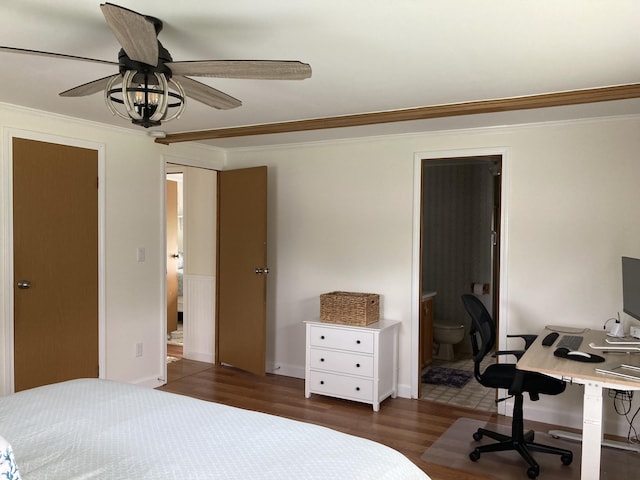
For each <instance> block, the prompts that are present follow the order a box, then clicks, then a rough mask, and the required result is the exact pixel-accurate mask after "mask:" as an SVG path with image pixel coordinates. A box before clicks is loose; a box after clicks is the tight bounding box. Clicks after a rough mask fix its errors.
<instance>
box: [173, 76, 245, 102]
mask: <svg viewBox="0 0 640 480" xmlns="http://www.w3.org/2000/svg"><path fill="white" fill-rule="evenodd" d="M173 79H174V80H176V81H177V82H178V83H180V85H182V88H184V93H186V94H187V96H189V97H191V98H193V99H194V100H197V101H199V102H202V103H204V104H205V105H209V106H210V107H213V108H217V109H218V110H229V109H231V108H236V107H239V106H240V105H242V102H241V101H240V100H238V99H237V98H233V97H232V96H231V95H227V94H226V93H224V92H221V91H220V90H216V89H215V88H212V87H210V86H209V85H205V84H204V83H200V82H197V81H196V80H192V79H190V78H187V77H182V76H174V77H173Z"/></svg>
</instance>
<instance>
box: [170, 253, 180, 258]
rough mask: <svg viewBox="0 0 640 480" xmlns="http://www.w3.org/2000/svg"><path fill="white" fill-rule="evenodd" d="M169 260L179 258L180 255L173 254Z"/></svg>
mask: <svg viewBox="0 0 640 480" xmlns="http://www.w3.org/2000/svg"><path fill="white" fill-rule="evenodd" d="M171 258H180V254H179V253H174V254H173V255H171Z"/></svg>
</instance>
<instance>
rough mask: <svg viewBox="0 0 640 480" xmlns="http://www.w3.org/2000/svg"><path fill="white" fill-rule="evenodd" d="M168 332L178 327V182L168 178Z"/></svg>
mask: <svg viewBox="0 0 640 480" xmlns="http://www.w3.org/2000/svg"><path fill="white" fill-rule="evenodd" d="M166 201H167V333H171V332H173V331H175V330H177V329H178V182H175V181H173V180H167V198H166Z"/></svg>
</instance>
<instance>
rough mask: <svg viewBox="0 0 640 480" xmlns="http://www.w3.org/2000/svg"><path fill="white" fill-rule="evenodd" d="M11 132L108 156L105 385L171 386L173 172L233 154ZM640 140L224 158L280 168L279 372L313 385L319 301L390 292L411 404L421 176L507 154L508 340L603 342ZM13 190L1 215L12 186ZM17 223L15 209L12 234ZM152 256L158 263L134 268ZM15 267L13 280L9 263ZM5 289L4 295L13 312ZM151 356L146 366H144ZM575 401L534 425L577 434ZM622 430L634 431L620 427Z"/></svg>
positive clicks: (470, 139)
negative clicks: (544, 334) (564, 331)
mask: <svg viewBox="0 0 640 480" xmlns="http://www.w3.org/2000/svg"><path fill="white" fill-rule="evenodd" d="M0 127H2V128H3V129H6V128H11V129H25V130H34V131H38V132H43V133H47V134H52V135H59V136H62V137H71V138H79V139H83V140H86V141H91V142H97V143H100V144H104V145H105V151H106V185H105V188H106V209H105V212H106V265H107V267H106V343H107V345H106V346H107V361H106V376H107V377H108V378H113V379H117V380H123V381H127V382H135V383H143V384H148V385H155V384H157V383H158V380H157V377H158V375H159V372H160V371H161V365H160V363H161V360H162V359H161V355H160V352H159V351H157V350H158V349H160V348H161V345H162V343H163V342H162V341H161V339H162V337H163V335H164V332H162V329H161V326H160V325H159V323H160V322H159V319H160V318H162V316H163V312H162V310H163V308H164V307H163V305H162V298H163V292H162V278H163V276H164V263H163V261H164V260H163V257H164V251H163V249H164V246H163V241H162V238H163V233H162V232H163V213H162V205H163V202H164V198H163V193H162V185H163V180H164V179H163V168H162V165H161V158H162V157H171V156H175V157H176V158H187V159H192V160H193V161H194V162H196V163H197V162H203V163H207V164H209V163H210V164H211V165H212V166H214V167H216V168H223V167H224V166H225V152H223V151H219V150H216V149H209V148H204V147H197V146H190V145H186V144H184V145H183V144H177V145H174V146H171V147H165V146H160V145H155V144H153V143H152V141H151V140H150V139H149V138H148V137H146V136H144V135H143V134H141V133H138V132H130V131H124V130H118V129H114V128H109V127H105V126H102V125H96V124H86V123H83V122H75V121H73V120H70V119H63V118H60V117H54V116H50V115H47V114H42V113H37V112H32V111H29V110H24V109H17V108H13V107H10V106H6V105H5V106H3V105H0ZM639 131H640V117H638V116H635V117H628V118H618V119H603V120H600V121H595V120H593V121H584V122H574V123H559V124H549V125H532V126H522V127H510V128H494V129H485V130H477V131H459V132H443V133H437V134H423V135H409V136H397V137H386V138H377V139H369V140H357V141H356V140H354V141H336V142H327V143H318V144H306V145H295V146H288V147H280V148H263V149H249V150H232V151H229V152H226V155H227V156H228V165H227V167H226V168H240V167H246V166H255V165H268V166H269V167H270V168H269V250H268V254H269V267H270V268H271V273H270V275H269V282H268V342H269V344H268V346H267V356H268V358H267V362H268V364H270V365H272V367H273V368H278V367H279V370H277V371H278V373H284V374H288V375H297V376H302V374H303V368H304V330H303V326H302V322H303V321H304V320H306V319H310V318H316V317H318V315H319V295H320V294H321V293H323V292H327V291H331V290H335V289H341V290H351V291H366V292H376V293H380V294H381V295H382V310H383V315H384V317H386V318H390V319H397V320H401V321H402V322H403V324H402V328H401V332H400V371H399V381H400V384H401V392H403V393H404V394H407V393H408V392H409V391H410V383H411V373H410V370H411V354H410V352H411V338H410V332H411V322H412V318H411V316H412V294H411V292H412V287H413V285H412V272H413V271H412V268H413V263H414V259H413V258H412V249H413V236H414V234H413V216H414V212H413V204H414V196H413V185H414V169H413V164H414V161H415V157H416V154H420V152H424V153H425V154H430V153H432V152H448V151H456V152H460V151H461V150H464V149H493V148H495V149H508V152H509V155H508V162H509V165H507V166H506V167H505V168H508V170H509V182H508V184H507V185H506V191H505V195H504V201H505V203H507V204H508V212H509V217H508V219H507V221H506V222H505V225H504V228H505V237H506V244H505V245H504V246H505V247H506V248H507V261H506V263H505V264H504V265H503V267H504V268H505V269H506V272H505V274H506V275H505V277H506V282H505V284H503V285H502V288H503V290H502V298H503V305H501V310H502V312H504V313H503V316H502V320H503V322H505V325H506V326H507V328H508V331H509V332H511V333H517V332H522V331H529V332H531V331H535V330H540V329H542V328H543V327H544V325H546V324H549V323H553V324H565V325H580V326H586V327H590V328H595V329H600V328H602V324H603V323H604V321H605V320H606V319H607V318H609V317H611V316H613V315H614V314H615V313H616V312H617V311H619V310H621V305H622V303H621V301H622V300H621V292H622V289H621V274H620V257H621V256H622V255H628V256H632V257H640V241H639V240H640V222H638V221H637V219H638V215H637V211H636V209H637V208H638V205H640V189H638V188H637V182H638V179H639V178H640V162H639V161H638V152H639V151H640V135H638V132H639ZM0 139H2V140H0V141H4V135H0ZM0 152H1V153H0V154H2V155H3V156H4V152H5V149H4V146H2V145H0ZM1 160H2V161H3V162H4V161H8V160H7V159H6V158H2V159H1ZM169 161H170V160H169ZM0 180H2V181H1V182H0V186H1V187H2V189H3V190H2V192H0V199H2V201H3V200H4V198H5V197H4V191H5V190H6V182H7V179H6V178H2V179H0ZM4 214H5V205H4V203H3V204H2V205H0V215H3V217H2V218H0V220H2V223H3V224H4V222H5V218H4ZM0 234H2V235H4V231H2V232H1V233H0ZM0 241H1V245H3V246H4V245H6V241H5V238H0ZM140 246H144V247H145V249H146V254H147V255H146V257H147V261H146V262H145V263H137V262H136V255H135V253H136V249H137V248H138V247H140ZM3 248H4V247H3ZM1 260H2V261H3V262H4V263H3V264H2V265H0V267H1V269H0V271H2V272H4V271H5V263H6V252H5V255H4V256H3V257H2V259H1ZM1 278H2V281H3V282H4V276H2V277H1ZM6 287H7V286H6V285H5V284H4V283H2V284H0V295H3V298H1V300H2V302H3V305H4V304H5V302H6V300H7V299H6V297H4V295H6V291H7V288H6ZM1 315H2V317H0V349H3V348H4V345H5V341H4V338H3V335H4V334H5V331H6V326H7V321H8V319H7V317H6V316H5V312H4V310H3V311H2V313H1ZM623 318H624V319H625V321H626V322H628V321H629V318H628V317H627V316H626V315H623ZM138 341H142V342H144V344H145V354H144V356H143V357H141V358H138V359H136V358H135V343H136V342H138ZM0 358H4V352H3V351H0ZM0 371H1V370H0ZM3 383H4V378H0V384H3ZM569 390H570V392H569V393H568V394H564V395H562V396H559V397H547V398H546V399H545V400H541V401H540V402H537V403H535V404H532V403H528V405H527V407H526V412H525V415H526V416H527V417H529V418H535V417H542V419H549V420H551V421H553V422H554V423H558V424H561V425H567V424H576V425H577V424H578V423H579V418H580V416H581V409H580V408H578V407H577V405H581V403H582V399H581V390H580V387H570V389H569ZM605 403H607V404H609V402H608V401H605ZM636 404H637V401H636ZM554 412H557V413H554ZM608 419H609V420H610V421H611V422H613V423H615V424H616V426H619V425H620V422H619V421H618V419H617V418H615V417H614V416H613V414H611V412H609V414H608ZM611 428H615V427H610V428H609V429H611Z"/></svg>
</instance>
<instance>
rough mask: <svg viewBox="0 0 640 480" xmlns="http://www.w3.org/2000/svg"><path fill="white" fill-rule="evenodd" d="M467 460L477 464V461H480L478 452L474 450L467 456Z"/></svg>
mask: <svg viewBox="0 0 640 480" xmlns="http://www.w3.org/2000/svg"><path fill="white" fill-rule="evenodd" d="M469 458H470V459H471V461H472V462H477V461H478V460H480V452H479V451H478V450H474V451H473V452H471V453H470V454H469Z"/></svg>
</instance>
